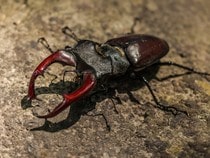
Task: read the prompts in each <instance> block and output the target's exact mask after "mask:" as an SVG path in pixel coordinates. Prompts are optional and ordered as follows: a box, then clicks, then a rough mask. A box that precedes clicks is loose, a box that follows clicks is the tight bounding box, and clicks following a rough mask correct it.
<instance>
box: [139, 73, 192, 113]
mask: <svg viewBox="0 0 210 158" xmlns="http://www.w3.org/2000/svg"><path fill="white" fill-rule="evenodd" d="M141 78H142V80H143V81H144V83H145V85H146V86H147V88H148V89H149V91H150V93H151V95H152V97H153V99H154V102H155V104H156V107H157V108H159V109H161V110H163V111H167V112H171V113H172V114H173V115H175V116H176V115H178V114H180V113H183V114H185V115H187V116H189V114H188V112H187V111H184V110H180V109H177V108H176V107H173V106H166V105H164V104H162V103H160V102H159V101H158V99H157V97H156V96H155V94H154V92H153V90H152V88H151V87H150V85H149V83H148V81H147V80H146V78H145V77H141Z"/></svg>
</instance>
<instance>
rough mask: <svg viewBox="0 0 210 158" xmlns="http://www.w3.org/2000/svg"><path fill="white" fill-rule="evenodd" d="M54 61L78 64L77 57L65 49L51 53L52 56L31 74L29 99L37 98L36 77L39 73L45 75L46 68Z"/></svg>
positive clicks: (72, 64)
mask: <svg viewBox="0 0 210 158" xmlns="http://www.w3.org/2000/svg"><path fill="white" fill-rule="evenodd" d="M54 62H60V63H64V64H67V65H71V66H76V60H75V57H74V56H73V55H72V54H70V53H68V54H67V52H65V51H57V52H55V53H53V54H51V55H50V56H48V57H47V58H46V59H45V60H44V61H42V62H41V63H40V64H39V65H38V67H37V68H36V69H35V70H34V72H33V74H32V76H31V80H30V83H29V89H28V99H29V100H31V99H35V98H36V94H35V89H34V85H35V80H36V78H37V77H38V76H39V75H43V74H44V71H45V69H46V68H47V67H48V66H50V65H51V64H52V63H54Z"/></svg>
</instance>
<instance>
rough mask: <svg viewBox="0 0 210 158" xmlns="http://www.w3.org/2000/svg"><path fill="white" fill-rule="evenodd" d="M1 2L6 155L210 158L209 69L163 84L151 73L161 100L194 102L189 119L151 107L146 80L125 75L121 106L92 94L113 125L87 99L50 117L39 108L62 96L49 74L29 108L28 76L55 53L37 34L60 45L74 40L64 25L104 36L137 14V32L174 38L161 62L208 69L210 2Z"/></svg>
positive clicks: (1, 113)
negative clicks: (89, 106)
mask: <svg viewBox="0 0 210 158" xmlns="http://www.w3.org/2000/svg"><path fill="white" fill-rule="evenodd" d="M0 2H1V6H0V35H1V36H0V55H1V58H0V64H1V68H0V74H1V77H0V89H1V91H0V97H1V100H0V101H1V102H0V103H1V108H0V140H1V141H0V157H3V158H7V157H39V158H40V157H45V158H46V157H50V158H52V157H62V158H63V157H91V158H92V157H104V158H108V157H141V158H144V157H145V158H146V157H147V158H150V157H155V158H157V157H171V158H173V157H210V82H209V80H210V78H209V77H208V78H204V77H201V76H199V75H196V74H191V75H184V76H181V77H176V78H171V79H167V80H164V81H162V82H158V81H157V80H155V79H152V80H150V85H151V87H152V88H153V89H154V92H155V94H156V95H157V96H158V98H159V99H160V100H161V101H162V102H164V103H168V104H170V105H174V106H176V107H178V108H180V109H183V110H187V111H188V113H189V117H187V116H186V115H183V114H180V115H177V116H176V117H174V116H173V115H172V114H170V113H166V112H163V111H161V110H159V109H157V108H154V106H153V104H154V103H153V100H152V97H151V95H150V94H149V92H148V90H147V88H146V87H145V86H139V85H141V82H140V81H135V82H133V81H128V82H126V83H125V84H124V85H123V86H122V87H121V89H119V90H118V93H117V96H118V97H119V98H120V100H121V102H116V108H117V110H118V114H117V113H116V112H115V111H114V108H113V104H112V101H111V99H110V98H108V97H107V96H108V95H109V94H107V95H104V94H103V96H100V95H99V96H100V97H96V98H91V99H92V101H93V102H95V106H96V109H95V110H93V111H90V113H92V112H98V113H103V114H104V115H105V117H106V118H107V120H108V123H109V124H110V126H111V131H110V132H109V131H107V129H106V125H105V122H104V119H103V118H102V117H100V116H99V117H90V116H87V115H80V114H79V112H78V108H77V106H81V107H82V106H83V105H85V103H84V102H85V101H81V103H78V104H74V105H73V106H72V108H71V109H70V112H69V109H68V110H66V111H64V112H63V113H62V114H60V115H59V116H57V117H55V118H53V119H50V122H49V121H46V122H45V121H44V120H42V119H38V118H36V117H35V116H33V114H32V113H39V112H46V109H44V107H45V105H46V106H47V105H51V104H53V105H56V104H57V103H59V101H60V99H61V97H58V96H57V95H56V94H54V95H52V94H48V93H46V92H47V91H46V89H48V90H50V88H49V84H50V82H51V81H52V79H53V76H52V75H49V73H48V74H46V78H39V79H38V81H37V86H40V87H44V88H40V94H41V93H42V92H44V94H42V95H40V98H42V101H33V102H32V105H33V107H32V108H27V109H25V110H24V109H23V106H24V103H23V102H24V97H25V96H26V94H27V86H28V83H29V79H30V75H31V74H32V71H33V70H34V68H35V67H36V66H37V65H38V64H39V63H40V62H41V61H42V60H43V59H44V58H45V57H47V56H48V55H49V54H50V53H49V52H48V51H47V50H46V49H44V48H43V47H42V46H41V45H40V44H37V39H38V38H39V37H45V38H46V39H47V40H48V42H49V43H50V45H51V47H52V49H53V50H57V49H61V48H64V47H65V46H66V45H74V41H73V40H71V39H69V38H68V37H66V36H65V35H63V34H62V33H61V28H62V27H64V26H69V27H71V28H72V30H74V32H75V33H76V34H77V35H78V36H79V37H80V38H87V39H92V40H96V41H100V42H104V41H106V40H107V39H109V38H113V37H117V36H119V35H123V34H126V33H128V32H130V29H131V26H132V25H133V22H134V18H135V17H137V18H139V19H140V21H139V22H138V23H137V24H136V26H135V28H134V31H135V32H136V33H142V34H152V35H156V36H158V37H161V38H164V39H165V40H166V41H168V43H169V45H170V48H171V49H170V52H169V54H168V55H167V56H166V57H164V58H163V59H161V61H174V62H177V63H180V64H184V65H186V66H189V67H194V68H196V69H197V70H200V71H205V72H209V73H210V66H209V61H210V29H209V28H210V10H209V8H210V2H209V1H208V0H185V1H182V0H177V1H167V0H162V1H155V0H139V1H136V0H131V1H114V0H107V1H97V0H77V1H68V0H63V1H59V0H53V1H47V0H45V1H32V0H22V1H21V0H18V1H17V0H8V1H3V0H1V1H0ZM62 71H63V67H62V66H60V65H54V66H52V68H50V70H49V72H50V73H51V74H56V75H60V76H61V77H62ZM183 72H185V71H183V70H180V69H177V68H175V67H160V69H159V71H158V72H157V74H156V75H157V76H158V77H159V78H164V77H165V76H168V75H170V74H179V73H183ZM69 78H71V76H70V77H69ZM59 82H60V79H59V78H57V79H56V80H55V81H53V83H54V84H50V85H51V86H52V87H51V88H52V89H53V86H54V87H56V88H57V89H59V88H60V86H61V85H59V84H58V83H59ZM56 83H57V84H56ZM131 87H134V88H131ZM56 88H54V89H56ZM127 89H128V90H130V93H126V90H127ZM49 93H50V92H49ZM132 98H135V99H132ZM135 100H138V102H137V101H135ZM21 104H22V105H21ZM40 109H41V110H40ZM68 113H69V114H68ZM43 124H44V125H43ZM37 127H40V128H37ZM34 128H35V129H36V130H31V129H34Z"/></svg>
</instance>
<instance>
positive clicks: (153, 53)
mask: <svg viewBox="0 0 210 158" xmlns="http://www.w3.org/2000/svg"><path fill="white" fill-rule="evenodd" d="M106 43H107V44H109V45H111V46H117V47H120V48H122V49H123V50H124V52H125V54H126V56H127V58H128V60H129V61H130V63H131V65H133V66H134V67H135V68H137V69H141V68H144V67H146V66H149V65H151V64H153V63H155V62H157V61H158V60H159V59H160V58H162V57H163V56H165V55H166V54H167V53H168V51H169V46H168V44H167V42H166V41H164V40H162V39H160V38H157V37H154V36H150V35H128V36H124V37H119V38H114V39H111V40H108V41H107V42H106Z"/></svg>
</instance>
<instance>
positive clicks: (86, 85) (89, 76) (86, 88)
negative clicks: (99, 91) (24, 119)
mask: <svg viewBox="0 0 210 158" xmlns="http://www.w3.org/2000/svg"><path fill="white" fill-rule="evenodd" d="M95 84H96V77H95V75H94V74H93V73H92V72H88V71H86V72H84V73H83V84H82V85H81V86H80V87H79V88H78V89H76V90H75V91H73V92H71V93H69V94H64V95H63V101H62V102H61V103H60V104H59V105H58V106H57V107H55V109H54V110H53V111H52V112H50V113H48V114H47V115H43V116H37V117H38V118H45V119H46V118H51V117H54V116H56V115H57V114H59V113H60V112H62V111H63V110H65V109H66V108H67V107H68V106H69V104H71V103H73V102H75V101H77V100H79V99H80V98H81V97H83V96H85V95H86V94H88V93H89V92H90V91H91V90H92V89H93V88H94V86H95Z"/></svg>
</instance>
